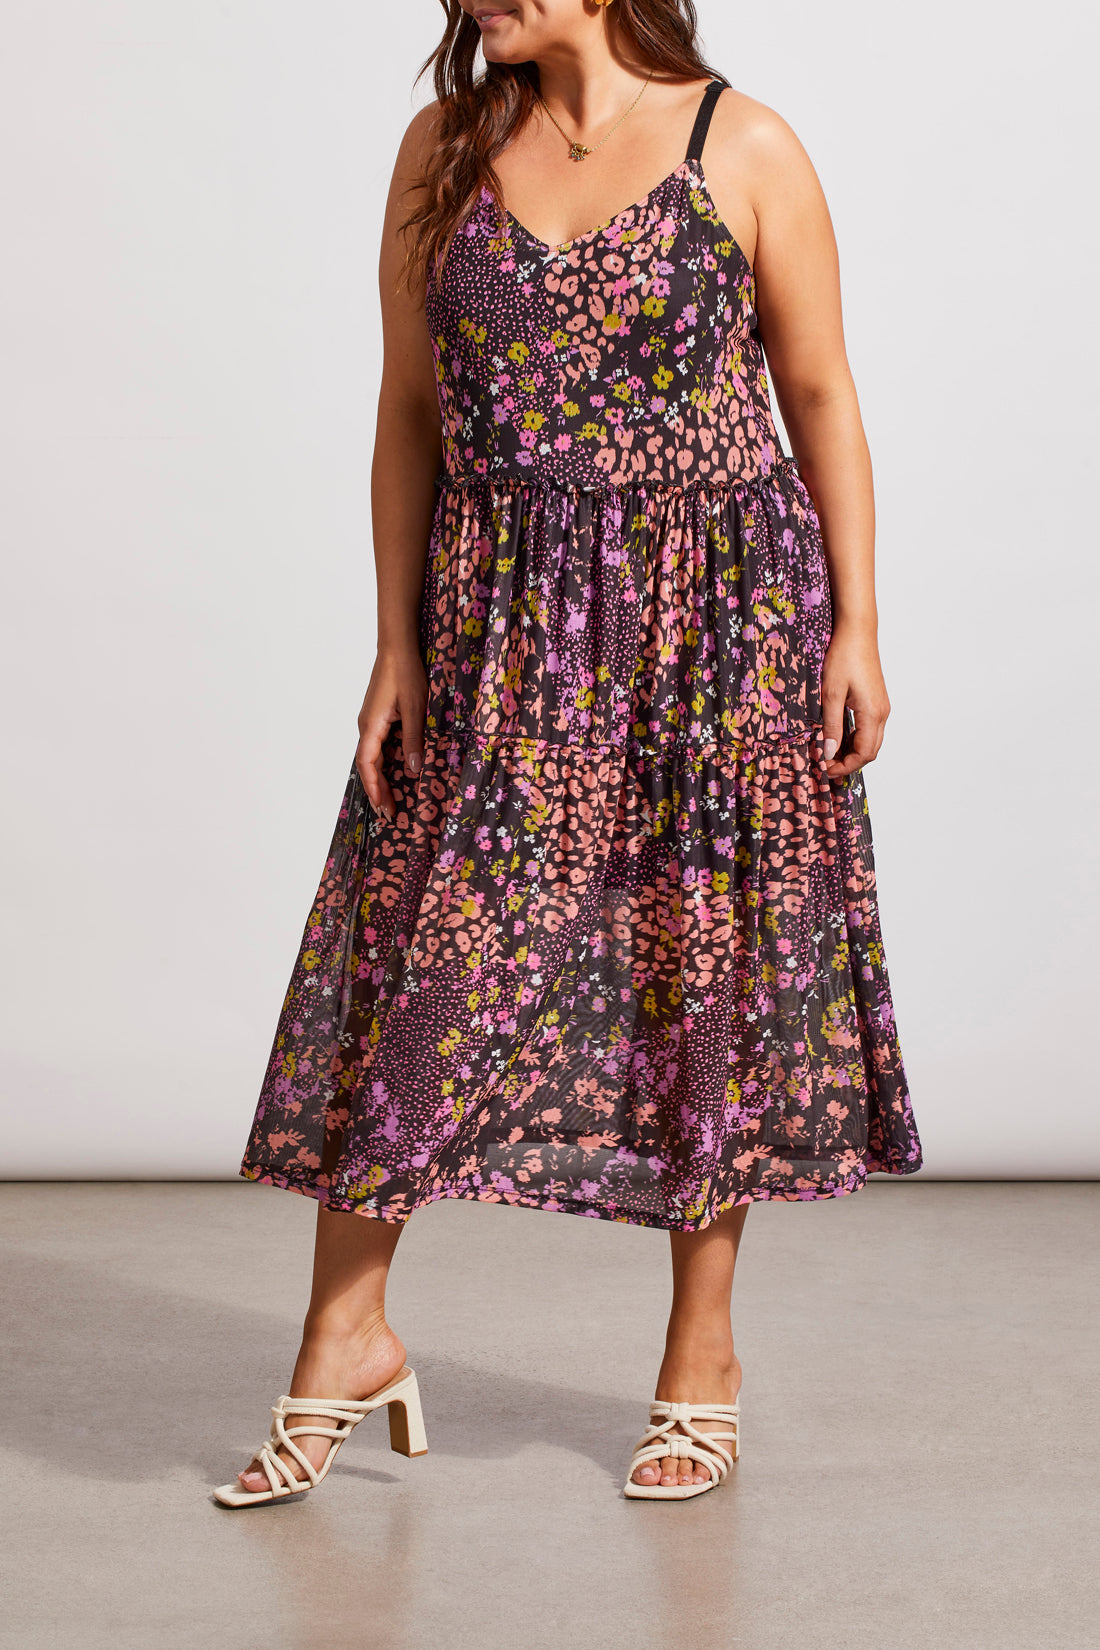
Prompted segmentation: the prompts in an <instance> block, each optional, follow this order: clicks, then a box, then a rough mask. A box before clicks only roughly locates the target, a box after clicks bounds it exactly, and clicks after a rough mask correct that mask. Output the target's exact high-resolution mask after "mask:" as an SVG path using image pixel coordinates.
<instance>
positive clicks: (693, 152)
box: [684, 80, 728, 160]
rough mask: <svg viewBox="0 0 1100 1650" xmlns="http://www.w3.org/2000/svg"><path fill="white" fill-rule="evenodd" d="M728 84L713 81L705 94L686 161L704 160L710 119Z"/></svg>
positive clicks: (693, 129)
mask: <svg viewBox="0 0 1100 1650" xmlns="http://www.w3.org/2000/svg"><path fill="white" fill-rule="evenodd" d="M727 84H728V82H727V81H725V80H712V81H711V83H710V85H709V86H708V87H707V89H706V91H705V92H704V93H703V97H702V101H701V103H700V104H699V113H698V114H697V115H696V117H695V125H694V126H693V127H692V129H691V142H690V143H689V144H688V151H687V154H686V155H685V156H684V159H685V160H702V158H703V145H704V143H705V142H706V141H707V133H708V132H709V131H710V117H711V115H712V114H713V113H714V105H715V104H716V103H717V102H718V99H719V98H720V97H721V95H722V93H723V91H724V90H725V88H726V86H727Z"/></svg>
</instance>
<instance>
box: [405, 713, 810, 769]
mask: <svg viewBox="0 0 1100 1650" xmlns="http://www.w3.org/2000/svg"><path fill="white" fill-rule="evenodd" d="M821 731H822V723H820V722H809V723H807V724H805V725H804V726H802V727H798V728H792V729H791V730H790V731H789V732H788V733H785V734H780V733H771V734H768V735H767V736H765V737H759V736H748V737H746V738H744V739H728V740H722V741H721V743H716V742H709V743H705V744H696V743H695V742H694V741H692V740H687V739H678V740H670V741H669V742H668V743H667V744H665V743H662V744H659V745H654V744H651V743H649V742H647V741H646V740H643V739H638V738H636V737H634V736H628V737H627V738H626V739H622V738H619V739H543V738H539V737H537V736H534V735H528V734H522V733H482V732H479V731H478V730H477V729H476V728H471V727H469V726H468V725H459V726H451V727H448V728H446V729H443V730H440V731H437V732H431V733H429V735H428V738H429V739H430V741H431V743H432V744H433V745H435V746H436V747H437V748H438V749H440V750H442V749H445V748H447V747H450V746H452V745H457V746H458V747H459V748H460V749H463V750H465V749H467V748H468V747H469V746H471V745H478V746H481V747H482V748H484V749H486V750H492V749H494V748H496V747H499V746H502V745H504V746H510V747H518V748H520V749H521V751H528V750H529V751H530V753H531V754H532V755H540V756H543V755H550V754H552V753H554V752H557V751H561V752H563V753H569V754H578V755H584V754H591V755H593V756H604V755H609V754H611V753H613V752H616V751H617V752H621V753H622V755H623V756H624V757H625V758H627V759H630V760H635V761H636V760H638V759H641V760H643V761H649V762H653V763H655V764H664V763H666V762H670V761H681V762H718V761H722V760H723V759H734V760H736V759H737V758H739V757H743V756H745V755H749V756H756V755H759V754H761V753H766V752H768V751H773V750H775V751H779V750H784V751H785V750H792V749H796V748H798V747H801V746H804V745H810V744H813V742H814V740H815V739H816V738H817V737H818V736H819V735H820V734H821Z"/></svg>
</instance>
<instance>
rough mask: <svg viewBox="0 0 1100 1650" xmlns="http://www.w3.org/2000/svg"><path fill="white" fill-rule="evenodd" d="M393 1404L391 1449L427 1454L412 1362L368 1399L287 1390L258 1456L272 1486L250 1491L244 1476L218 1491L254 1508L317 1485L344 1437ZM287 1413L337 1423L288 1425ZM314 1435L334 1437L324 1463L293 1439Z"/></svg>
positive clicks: (231, 1502) (233, 1503) (228, 1503)
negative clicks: (298, 1471)
mask: <svg viewBox="0 0 1100 1650" xmlns="http://www.w3.org/2000/svg"><path fill="white" fill-rule="evenodd" d="M384 1404H385V1405H388V1406H389V1423H390V1448H391V1449H393V1450H396V1451H397V1452H398V1454H399V1455H425V1454H426V1453H427V1449H428V1440H427V1436H426V1435H425V1432H424V1416H423V1413H422V1412H421V1408H420V1389H419V1387H418V1386H417V1384H416V1375H415V1373H414V1371H413V1370H411V1369H410V1368H409V1366H408V1364H406V1365H405V1367H404V1369H402V1370H401V1372H400V1374H398V1375H396V1376H394V1378H393V1380H392V1381H390V1382H389V1383H388V1384H387V1385H386V1386H383V1387H379V1389H378V1391H377V1392H372V1393H371V1395H370V1397H369V1398H292V1397H291V1396H290V1394H289V1393H284V1394H283V1396H282V1397H281V1398H280V1399H279V1402H278V1403H277V1404H273V1405H272V1408H271V1415H272V1421H271V1434H270V1437H269V1438H268V1439H267V1440H266V1442H265V1443H263V1444H262V1445H261V1446H260V1448H259V1449H258V1450H257V1451H256V1459H257V1460H258V1461H259V1463H260V1466H261V1467H262V1468H263V1470H264V1472H265V1473H266V1474H267V1481H268V1484H269V1485H270V1488H269V1489H266V1490H246V1489H243V1488H242V1486H241V1482H240V1479H237V1481H236V1482H235V1483H233V1484H219V1485H218V1488H217V1489H216V1490H215V1491H214V1495H215V1496H216V1498H217V1499H218V1500H219V1501H220V1502H221V1504H222V1506H223V1507H254V1506H256V1505H257V1504H258V1503H259V1502H261V1501H280V1500H282V1499H283V1498H284V1497H289V1496H298V1495H302V1494H304V1493H305V1491H306V1490H310V1489H314V1488H315V1487H316V1486H317V1485H318V1484H319V1483H320V1482H321V1480H322V1478H323V1477H324V1476H325V1474H326V1473H327V1472H328V1469H329V1468H330V1467H331V1465H332V1463H333V1461H334V1460H335V1459H336V1452H337V1450H338V1449H339V1448H340V1445H341V1444H342V1443H343V1442H344V1439H345V1438H349V1437H350V1436H351V1434H352V1433H353V1432H354V1430H355V1428H356V1427H357V1426H358V1425H359V1423H360V1421H361V1420H362V1419H363V1417H364V1415H369V1414H370V1412H371V1410H372V1409H381V1407H382V1406H383V1405H384ZM288 1415H325V1416H328V1417H329V1418H330V1419H331V1420H333V1421H335V1422H336V1425H335V1426H332V1427H325V1426H316V1425H313V1424H312V1423H311V1424H310V1425H309V1426H300V1427H288V1426H287V1425H286V1418H287V1416H288ZM311 1433H312V1434H314V1435H315V1436H317V1437H321V1438H331V1439H332V1442H331V1444H330V1445H329V1451H328V1454H327V1455H326V1456H325V1459H324V1463H323V1465H322V1466H320V1467H315V1466H314V1465H313V1462H312V1461H311V1460H310V1459H309V1457H308V1455H306V1454H304V1453H303V1451H302V1450H300V1449H299V1448H298V1445H297V1444H296V1443H295V1442H294V1440H295V1438H298V1437H303V1436H306V1435H308V1434H311ZM279 1449H285V1450H286V1451H287V1452H288V1454H290V1455H291V1456H292V1457H293V1459H294V1460H295V1461H297V1462H298V1464H299V1466H300V1467H301V1468H302V1470H303V1471H304V1472H305V1474H306V1478H305V1479H304V1480H303V1479H301V1478H299V1477H297V1476H296V1474H295V1473H294V1471H293V1469H292V1468H291V1466H290V1464H289V1463H288V1462H286V1461H284V1460H282V1459H281V1457H280V1456H279V1455H277V1454H276V1451H277V1450H279Z"/></svg>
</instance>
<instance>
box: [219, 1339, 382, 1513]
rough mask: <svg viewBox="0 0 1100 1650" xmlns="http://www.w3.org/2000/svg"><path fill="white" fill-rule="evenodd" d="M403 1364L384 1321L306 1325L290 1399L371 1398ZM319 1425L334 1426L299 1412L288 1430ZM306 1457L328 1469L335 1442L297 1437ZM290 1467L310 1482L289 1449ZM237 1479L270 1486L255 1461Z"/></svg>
mask: <svg viewBox="0 0 1100 1650" xmlns="http://www.w3.org/2000/svg"><path fill="white" fill-rule="evenodd" d="M404 1364H405V1348H404V1345H403V1344H402V1342H401V1341H400V1340H398V1338H397V1336H396V1335H395V1334H394V1332H393V1330H392V1329H391V1328H390V1326H389V1324H387V1323H386V1321H385V1319H379V1320H376V1321H373V1322H371V1323H368V1324H357V1325H356V1326H355V1327H354V1328H349V1327H348V1326H347V1325H345V1324H332V1323H329V1324H321V1323H314V1322H310V1321H309V1320H308V1319H307V1321H306V1327H305V1332H304V1334H303V1337H302V1345H301V1350H300V1351H299V1353H298V1360H297V1362H296V1363H295V1365H294V1374H293V1376H292V1377H291V1382H290V1388H289V1391H290V1396H291V1397H292V1398H293V1397H295V1396H297V1395H298V1394H299V1393H300V1394H301V1395H302V1397H304V1398H369V1397H370V1395H371V1393H372V1392H377V1391H378V1389H379V1387H382V1386H386V1385H387V1384H388V1383H389V1382H390V1381H392V1380H393V1379H394V1377H395V1376H396V1375H398V1374H399V1373H400V1371H401V1370H402V1369H403V1367H404ZM311 1419H312V1420H315V1421H316V1423H317V1425H318V1426H323V1427H331V1426H333V1425H334V1424H335V1423H334V1422H333V1421H332V1419H331V1418H328V1417H325V1416H324V1415H320V1416H314V1417H310V1416H309V1415H308V1414H307V1413H303V1414H301V1415H299V1414H298V1412H297V1411H295V1412H294V1413H293V1415H290V1416H288V1418H287V1421H286V1426H287V1428H288V1430H289V1429H290V1428H291V1427H300V1426H307V1425H308V1424H309V1423H310V1420H311ZM294 1442H295V1443H296V1444H297V1446H298V1448H299V1449H300V1450H301V1451H302V1454H303V1455H304V1456H306V1458H307V1459H308V1460H309V1461H310V1463H311V1464H312V1465H313V1466H314V1467H317V1468H320V1467H322V1466H323V1465H324V1460H325V1456H326V1455H327V1454H328V1452H329V1448H330V1446H331V1444H332V1439H331V1438H325V1437H316V1436H313V1437H310V1436H309V1435H308V1434H305V1435H302V1436H300V1437H297V1438H295V1440H294ZM276 1453H277V1454H278V1456H279V1458H280V1460H283V1461H285V1462H286V1463H287V1465H288V1467H289V1468H290V1470H291V1472H292V1473H293V1474H294V1476H295V1477H296V1478H298V1479H300V1480H301V1481H302V1483H308V1480H307V1478H306V1475H305V1473H304V1472H303V1470H302V1467H301V1464H300V1463H299V1462H298V1461H296V1460H295V1459H294V1457H293V1456H292V1455H291V1454H290V1453H289V1451H287V1450H286V1449H279V1450H278V1451H277V1452H276ZM237 1477H238V1478H239V1479H240V1481H241V1486H242V1488H243V1489H246V1490H249V1491H253V1490H266V1489H269V1488H270V1485H269V1483H268V1478H267V1474H266V1472H264V1470H263V1468H262V1467H261V1466H260V1464H259V1462H258V1460H257V1458H256V1457H255V1456H253V1457H252V1460H251V1461H250V1462H249V1464H248V1466H247V1467H246V1468H245V1469H244V1471H243V1472H239V1473H238V1474H237Z"/></svg>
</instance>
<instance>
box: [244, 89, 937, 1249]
mask: <svg viewBox="0 0 1100 1650" xmlns="http://www.w3.org/2000/svg"><path fill="white" fill-rule="evenodd" d="M720 89H721V83H718V82H716V83H715V85H714V87H713V88H712V90H711V91H708V93H707V95H706V96H705V98H704V101H703V104H702V105H701V107H700V114H699V120H698V122H697V124H696V131H695V133H694V134H693V139H692V145H691V148H690V150H689V154H688V158H687V159H686V160H685V161H684V162H683V163H682V164H681V165H679V166H678V167H677V168H676V169H675V170H674V171H673V172H672V173H670V175H669V176H668V177H667V178H665V179H664V180H663V182H661V183H660V184H658V185H657V186H656V188H654V189H652V190H651V191H650V192H649V194H648V195H646V196H645V197H644V198H643V199H642V200H641V201H639V202H637V203H636V204H635V205H633V206H631V207H629V208H627V209H626V210H625V211H623V212H620V213H618V214H617V215H616V216H615V217H614V218H612V219H611V221H610V222H609V223H606V224H604V225H601V226H600V227H599V228H597V229H594V230H592V231H591V232H590V233H588V234H586V235H580V236H578V237H577V238H576V239H575V240H573V241H570V242H569V243H568V244H567V245H565V246H561V247H550V246H545V245H543V244H541V243H540V242H539V241H538V240H537V239H535V238H534V237H533V236H532V235H531V234H530V233H528V231H527V230H526V229H524V227H523V226H522V225H521V224H520V223H518V222H517V221H516V219H515V218H514V217H512V216H511V215H510V214H509V215H506V216H505V217H504V219H503V221H502V219H501V215H500V213H499V211H498V208H497V206H496V204H495V202H494V201H493V199H492V197H491V196H490V195H489V193H488V192H487V191H486V192H484V193H483V195H482V197H481V199H480V201H479V203H478V205H477V207H476V208H475V210H474V211H473V212H472V214H471V215H470V217H469V219H468V221H467V222H466V223H465V224H464V225H463V227H462V228H461V230H460V231H459V233H458V234H457V235H456V237H455V240H454V242H453V245H452V248H451V251H450V253H449V255H448V257H447V260H446V263H445V265H444V269H443V273H442V275H441V276H440V277H439V278H438V279H431V280H429V285H428V292H427V302H426V312H427V324H428V326H429V329H430V332H431V338H432V344H433V348H434V352H435V359H436V364H437V374H438V383H439V402H440V408H441V412H442V420H443V443H444V474H443V475H442V476H441V478H440V482H439V487H438V498H437V504H436V509H435V515H434V523H433V527H432V536H431V544H430V553H429V560H428V567H427V572H426V576H425V580H424V589H423V598H422V603H421V608H420V645H421V652H422V656H423V659H424V663H425V667H426V671H427V676H428V686H429V699H428V709H427V722H426V748H425V758H424V766H423V770H422V772H421V773H420V775H419V776H418V778H417V779H416V780H411V779H409V778H408V777H407V776H406V775H405V773H404V770H403V766H402V761H401V743H400V728H399V726H397V725H395V726H394V727H393V728H392V729H391V730H390V734H389V736H388V738H387V740H386V741H385V744H384V746H383V763H384V767H385V772H386V776H387V778H388V780H389V783H390V785H391V787H392V789H393V792H394V796H395V800H396V804H397V807H396V817H395V819H394V820H393V822H392V823H391V822H389V821H387V820H386V819H384V818H378V817H376V816H375V815H374V813H373V810H372V809H371V808H370V806H369V804H368V802H367V800H366V796H365V793H364V791H363V789H362V785H361V783H360V780H359V777H358V774H357V772H356V769H355V767H354V764H353V766H352V769H351V772H350V774H349V777H348V780H347V785H346V789H345V791H344V796H343V800H342V803H341V805H340V809H339V817H338V820H337V823H336V828H335V833H334V836H333V839H332V844H331V847H330V850H329V854H328V859H327V862H326V865H325V868H324V874H323V876H322V879H321V883H320V887H319V889H318V892H317V897H316V901H315V902H314V905H313V908H312V910H311V912H310V914H309V918H308V920H307V922H306V926H305V932H304V935H303V939H302V944H301V948H300V951H299V955H298V958H297V961H296V963H295V966H294V970H293V975H292V978H291V980H290V985H289V988H288V991H287V994H286V999H285V1002H284V1004H283V1008H282V1012H281V1015H280V1017H279V1021H278V1026H277V1029H276V1034H275V1039H274V1046H273V1048H272V1051H271V1058H270V1063H269V1065H268V1068H267V1072H266V1076H265V1078H264V1081H263V1085H262V1090H261V1093H260V1097H259V1101H258V1104H257V1107H256V1112H255V1118H254V1122H253V1126H252V1129H251V1134H250V1138H249V1141H248V1145H247V1148H246V1150H245V1154H244V1158H243V1161H242V1164H241V1168H240V1173H241V1174H242V1175H243V1176H244V1177H246V1178H247V1179H250V1180H257V1181H265V1182H268V1183H269V1184H272V1185H276V1186H281V1187H286V1188H288V1189H290V1190H293V1191H297V1192H301V1193H305V1194H306V1195H308V1196H310V1197H314V1198H316V1199H318V1200H319V1201H320V1202H322V1203H324V1204H327V1205H328V1207H330V1208H333V1209H343V1210H354V1211H358V1212H359V1213H361V1214H365V1215H372V1216H375V1217H378V1218H381V1219H383V1220H389V1221H403V1220H405V1219H406V1218H407V1217H408V1216H409V1214H411V1212H412V1211H413V1210H414V1209H416V1208H418V1207H419V1206H420V1205H422V1204H425V1203H430V1202H433V1201H435V1200H436V1199H439V1198H444V1197H464V1198H476V1199H480V1200H482V1201H485V1202H502V1203H510V1204H516V1205H522V1206H526V1207H531V1208H541V1209H550V1210H560V1211H565V1212H570V1213H574V1214H581V1215H588V1216H591V1217H596V1218H600V1219H606V1220H618V1221H623V1222H627V1223H630V1224H636V1225H645V1226H656V1227H663V1228H667V1229H670V1230H676V1231H693V1230H697V1229H699V1228H701V1227H703V1226H706V1225H707V1224H708V1223H709V1222H710V1221H712V1220H713V1219H714V1217H715V1216H716V1215H717V1214H719V1213H720V1212H721V1211H722V1210H724V1209H727V1208H729V1207H731V1206H732V1205H734V1204H740V1203H746V1202H749V1201H751V1200H753V1199H757V1198H786V1199H814V1198H823V1197H833V1196H836V1195H838V1194H841V1193H847V1192H852V1191H855V1190H856V1189H857V1188H858V1187H860V1186H861V1185H863V1183H864V1182H865V1180H866V1177H867V1174H868V1172H869V1171H872V1170H880V1171H885V1172H886V1173H888V1174H899V1175H900V1174H910V1173H912V1172H913V1171H915V1170H916V1169H918V1168H919V1167H920V1165H921V1147H920V1142H919V1139H918V1135H917V1130H916V1126H915V1123H914V1119H913V1114H912V1109H911V1106H910V1100H909V1094H908V1090H907V1085H906V1080H905V1073H904V1069H903V1066H902V1058H901V1053H900V1049H899V1045H898V1040H897V1034H896V1030H895V1025H894V1013H893V1007H892V1003H891V996H890V986H889V981H888V977H887V972H886V962H885V958H884V955H883V943H882V934H881V931H880V924H879V913H878V906H877V900H876V892H875V870H874V858H873V851H872V840H871V829H870V821H869V817H868V810H867V799H866V794H865V789H864V781H863V777H862V774H861V773H860V772H859V771H857V772H856V773H855V774H852V775H850V776H848V777H847V778H845V779H841V780H837V781H831V780H830V779H829V777H828V775H827V773H826V771H825V758H824V749H823V743H824V741H823V733H822V709H821V700H820V685H821V667H822V660H823V657H824V654H825V649H826V647H827V646H828V643H829V639H830V633H831V625H832V617H831V602H830V589H829V579H828V573H827V567H826V562H825V558H824V554H823V549H822V539H821V531H820V525H819V522H818V518H817V515H816V512H815V509H814V505H813V501H812V499H811V497H810V495H809V493H808V491H807V489H806V486H805V485H804V483H803V481H802V479H801V477H800V475H799V473H798V469H797V466H796V464H795V462H794V461H793V460H792V458H790V457H789V456H786V455H784V454H783V452H782V451H781V449H780V446H779V442H778V438H777V434H776V430H775V427H774V424H773V420H772V416H771V410H770V399H769V392H768V380H767V374H766V368H765V361H764V357H763V353H762V349H761V344H760V339H759V336H758V330H757V324H756V312H755V309H754V299H755V282H754V277H753V271H752V269H751V268H750V266H749V264H748V262H747V261H746V259H745V256H744V254H743V253H742V251H741V249H740V247H739V246H738V245H737V243H736V241H735V240H734V238H733V237H732V235H731V234H730V233H729V231H728V230H727V228H726V227H725V225H724V224H723V223H722V221H721V219H720V217H719V214H718V212H717V211H716V209H715V207H714V203H713V201H712V200H711V197H710V194H709V192H708V189H707V184H706V178H705V175H704V172H703V168H702V163H701V158H700V157H701V154H702V140H703V137H704V136H705V132H706V125H707V122H708V120H709V115H710V110H711V108H712V107H713V102H714V98H715V96H716V95H717V92H718V91H719V90H720Z"/></svg>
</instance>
